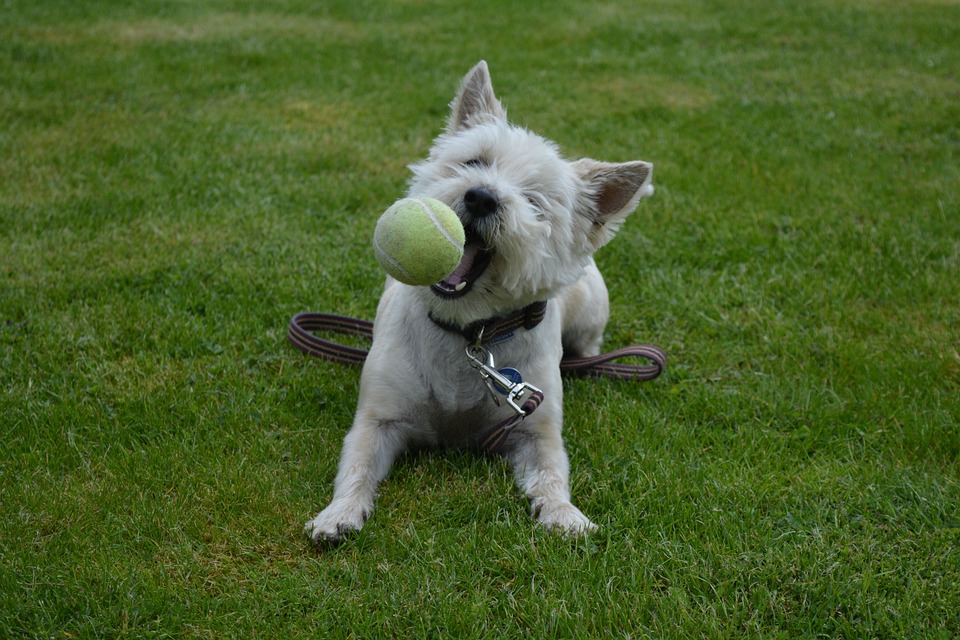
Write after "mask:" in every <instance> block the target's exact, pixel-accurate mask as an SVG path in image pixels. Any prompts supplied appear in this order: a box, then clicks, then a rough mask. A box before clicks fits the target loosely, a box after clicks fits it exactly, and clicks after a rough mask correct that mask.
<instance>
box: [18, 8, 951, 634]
mask: <svg viewBox="0 0 960 640" xmlns="http://www.w3.org/2000/svg"><path fill="white" fill-rule="evenodd" d="M452 4H453V3H440V2H429V1H427V2H388V3H382V2H366V1H362V0H361V1H353V2H336V1H330V2H321V3H315V2H298V1H290V2H283V3H273V4H268V3H255V2H231V1H229V0H204V1H200V2H142V3H135V4H131V3H120V2H111V1H109V0H101V1H98V2H56V1H53V0H49V1H47V0H42V1H37V2H31V3H28V2H19V1H14V2H12V3H7V4H6V5H5V7H4V10H3V11H2V12H0V43H2V44H0V636H2V637H55V638H93V637H104V638H112V637H201V638H208V637H244V638H248V637H298V636H299V637H306V636H309V637H318V638H323V637H357V638H364V637H378V636H380V637H432V638H447V637H450V638H455V637H487V638H501V637H530V638H573V637H577V638H584V637H634V638H638V637H650V638H654V637H657V638H661V637H662V638H705V637H707V638H720V637H728V638H741V637H757V638H759V637H763V638H770V637H779V638H808V637H809V638H813V637H830V638H833V637H848V638H860V637H862V638H905V637H911V638H912V637H927V638H953V637H957V636H960V550H958V547H960V474H958V472H960V462H958V454H960V426H958V425H960V353H958V349H960V199H958V185H960V158H958V155H960V154H958V151H960V132H958V124H960V45H958V44H957V43H958V42H960V5H958V4H957V3H956V2H951V1H949V0H941V1H936V0H926V1H921V0H915V1H907V0H899V1H896V2H894V1H893V0H878V1H868V0H860V1H853V0H851V1H841V0H811V1H810V2H748V1H746V0H740V1H728V2H719V1H710V0H703V1H700V2H680V1H679V0H652V1H650V2H643V3H628V2H619V3H617V2H611V3H595V2H575V1H573V0H561V1H560V2H552V3H541V2H534V3H527V4H522V3H517V2H509V1H504V2H487V3H473V4H470V5H469V6H451V5H452ZM480 58H485V59H487V60H488V62H489V63H490V66H491V70H492V73H493V77H494V83H495V86H496V87H497V89H498V92H499V93H500V95H501V97H502V98H503V100H504V101H505V103H506V105H507V107H508V109H509V110H510V113H511V116H512V117H513V119H514V120H515V121H517V122H519V123H521V124H524V125H526V126H529V127H531V128H532V129H534V130H537V131H540V132H542V133H544V134H546V135H547V136H548V137H551V138H553V139H555V140H556V141H557V142H558V143H559V144H560V145H561V146H562V147H563V148H564V149H565V150H566V152H567V153H568V155H569V156H571V157H575V156H580V155H590V156H594V157H598V158H600V159H605V160H630V159H635V158H640V159H645V160H649V161H652V162H653V163H654V164H655V165H656V172H655V181H656V184H657V193H656V195H655V197H654V198H652V199H650V200H648V201H646V202H645V203H644V204H643V205H642V206H641V208H640V210H639V211H638V212H637V214H635V216H634V217H632V218H631V219H630V220H629V222H628V224H627V225H626V227H625V228H624V230H623V232H622V233H621V236H620V237H619V238H618V239H617V240H616V241H614V242H613V243H612V244H611V245H610V246H609V247H607V248H605V249H603V250H602V251H601V253H600V254H599V256H598V260H599V262H600V264H601V268H602V269H603V270H604V271H605V273H606V274H607V280H608V284H609V286H610V289H611V296H612V307H613V319H612V321H611V324H610V326H609V328H608V337H607V344H608V345H610V346H619V345H624V344H628V343H634V342H652V343H655V344H658V345H660V346H661V347H663V348H664V349H665V350H666V351H667V352H668V354H669V356H670V358H671V361H670V369H669V373H668V375H666V376H664V377H663V378H661V379H659V380H657V381H655V382H650V383H645V384H643V385H634V384H629V383H623V382H612V381H583V380H569V381H567V383H566V399H565V403H566V405H565V406H566V414H567V423H566V436H567V442H568V448H569V452H570V456H571V464H572V482H573V490H574V499H575V501H576V503H577V504H578V505H579V506H580V507H581V508H582V509H583V510H584V511H585V512H586V513H587V514H588V515H590V516H591V517H592V518H594V519H595V520H596V521H598V522H599V523H600V524H601V526H602V530H601V532H600V533H599V534H597V535H595V536H593V537H592V538H590V539H589V540H587V541H580V542H577V543H572V542H569V541H566V540H562V539H559V538H557V537H555V536H552V535H550V534H548V533H545V532H543V531H541V530H539V529H538V528H537V527H536V526H535V525H534V523H533V522H532V521H531V519H530V518H529V517H528V515H527V506H526V504H525V501H524V500H523V498H522V496H520V495H519V494H518V491H517V490H516V489H515V488H514V487H513V483H512V479H511V475H510V472H509V470H508V469H507V468H506V466H505V465H504V464H502V463H501V462H499V461H491V460H485V459H477V458H475V457H473V456H471V455H467V454H443V455H432V456H430V455H427V456H419V457H417V458H415V459H407V460H404V461H402V462H401V463H400V464H399V465H398V466H397V467H396V468H395V469H394V470H393V472H392V473H391V476H390V478H389V479H388V480H387V481H386V482H385V483H384V484H383V486H382V490H381V493H380V498H379V501H378V509H377V511H376V512H375V514H374V516H373V517H372V518H371V520H370V521H369V522H368V524H367V526H366V527H365V528H364V530H363V531H362V532H361V533H360V534H359V535H358V536H357V538H356V539H354V540H352V541H351V542H349V543H348V544H345V545H343V546H341V547H339V548H337V549H334V550H330V551H327V552H322V553H321V552H317V551H315V550H313V549H312V548H311V547H310V545H309V544H308V543H307V541H306V539H305V538H304V537H303V536H302V533H301V528H302V523H303V522H304V521H305V520H307V519H308V518H310V517H312V516H313V515H314V514H315V513H316V512H317V510H318V509H319V508H321V507H322V506H323V505H324V504H325V500H327V499H328V498H329V495H330V491H331V484H332V478H333V474H334V473H335V468H336V463H337V458H338V454H339V445H340V441H341V438H342V437H343V434H344V433H345V431H346V429H347V427H348V425H349V423H350V420H351V417H352V413H353V408H354V404H355V401H356V393H357V382H358V372H357V371H356V370H354V369H349V368H345V367H341V366H338V365H334V364H328V363H324V362H320V361H317V360H313V359H309V358H307V357H305V356H303V355H301V354H300V353H299V352H297V351H295V350H293V349H292V347H290V346H289V345H288V344H287V343H286V341H285V327H286V323H287V321H288V319H289V317H290V316H291V315H292V314H293V313H295V312H298V311H302V310H307V309H313V310H324V311H336V312H340V313H346V314H351V315H358V316H362V317H367V318H372V316H373V312H374V309H375V305H376V299H377V295H378V290H379V287H380V281H381V274H380V272H379V270H378V268H377V266H376V263H375V261H374V258H373V255H372V251H371V249H370V236H371V234H372V230H373V225H374V223H375V221H376V217H377V216H378V214H379V212H380V211H382V210H383V209H384V208H385V207H386V205H388V204H389V203H390V202H391V201H392V200H393V199H395V198H396V197H397V196H398V195H400V194H401V193H402V192H403V188H404V182H405V180H406V178H407V170H406V165H407V164H408V163H409V162H412V161H414V160H416V159H418V158H420V157H422V156H423V155H424V154H425V152H426V150H427V148H428V145H429V142H430V140H431V139H432V138H433V136H434V135H436V133H437V132H438V131H439V130H440V129H441V127H442V125H443V121H444V117H445V114H446V105H447V103H448V102H449V100H450V99H451V98H452V96H453V92H454V90H455V87H456V84H457V82H458V81H459V78H460V76H461V75H462V74H463V73H464V72H465V71H466V70H467V69H468V68H469V67H470V66H471V65H473V64H474V63H475V62H476V61H477V60H478V59H480Z"/></svg>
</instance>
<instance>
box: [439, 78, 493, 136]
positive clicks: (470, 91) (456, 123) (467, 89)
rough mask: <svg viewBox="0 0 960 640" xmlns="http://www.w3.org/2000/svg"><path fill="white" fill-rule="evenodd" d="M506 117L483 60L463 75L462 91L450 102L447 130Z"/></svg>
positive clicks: (454, 130)
mask: <svg viewBox="0 0 960 640" xmlns="http://www.w3.org/2000/svg"><path fill="white" fill-rule="evenodd" d="M506 119H507V112H506V110H505V109H504V108H503V105H502V104H500V101H499V100H497V96H496V95H494V93H493V83H492V82H491V81H490V70H489V69H487V63H486V61H484V60H481V61H480V62H478V63H477V64H476V66H475V67H474V68H473V69H470V71H468V72H467V75H465V76H464V77H463V81H462V82H461V83H460V93H458V94H457V97H456V98H454V99H453V102H451V103H450V120H449V121H448V122H447V132H448V133H456V132H457V131H460V130H461V129H467V128H469V127H472V126H474V125H476V124H479V123H481V122H484V121H487V122H489V121H490V120H506Z"/></svg>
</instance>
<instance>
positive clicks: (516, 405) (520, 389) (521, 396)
mask: <svg viewBox="0 0 960 640" xmlns="http://www.w3.org/2000/svg"><path fill="white" fill-rule="evenodd" d="M466 351H467V358H468V359H469V360H470V366H471V367H473V368H474V369H476V370H477V372H478V373H479V374H480V377H481V378H482V379H483V382H484V384H486V385H487V390H488V391H489V392H490V397H491V398H493V401H494V402H495V403H496V404H497V406H498V407H499V406H500V398H499V397H497V393H496V392H497V391H499V392H500V393H501V394H503V395H505V396H506V398H507V404H509V405H510V407H511V408H512V409H513V410H514V411H515V412H516V414H517V415H518V416H520V417H521V418H524V417H526V415H527V414H528V413H529V411H527V410H525V409H524V408H523V406H522V405H523V404H524V402H526V400H527V398H528V397H529V396H531V395H533V394H535V393H540V394H541V395H542V392H541V391H540V389H538V388H537V387H535V386H533V385H532V384H530V383H529V382H524V381H523V379H522V378H521V377H520V372H519V371H517V370H516V369H503V370H502V371H498V370H497V368H496V365H495V364H494V361H493V354H492V353H491V352H490V350H489V349H487V348H486V347H484V346H482V345H481V344H480V343H479V342H478V343H477V344H475V345H469V346H468V347H467V350H466ZM504 372H510V373H511V374H513V375H512V377H507V375H505V374H504Z"/></svg>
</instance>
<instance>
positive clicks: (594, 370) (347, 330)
mask: <svg viewBox="0 0 960 640" xmlns="http://www.w3.org/2000/svg"><path fill="white" fill-rule="evenodd" d="M315 332H325V333H337V334H341V335H353V336H358V337H360V338H363V339H365V340H372V339H373V323H372V322H369V321H367V320H359V319H357V318H350V317H347V316H339V315H334V314H329V313H313V312H305V313H298V314H297V315H295V316H293V318H291V319H290V326H289V327H288V329H287V338H288V339H289V340H290V342H291V344H293V346H295V347H296V348H297V349H299V350H300V351H303V352H304V353H306V354H308V355H311V356H316V357H318V358H323V359H324V360H330V361H333V362H339V363H340V364H349V365H356V366H360V365H362V364H363V362H364V360H366V358H367V350H365V349H359V348H357V347H348V346H346V345H342V344H338V343H336V342H333V341H331V340H325V339H323V338H320V337H318V336H317V335H315ZM631 356H633V357H639V358H644V359H646V360H647V361H648V362H649V363H650V364H646V365H636V364H626V363H618V362H613V361H614V360H619V359H621V358H627V357H631ZM666 366H667V355H666V354H665V353H664V352H663V351H662V350H661V349H660V348H659V347H655V346H653V345H649V344H639V345H633V346H630V347H623V348H622V349H616V350H614V351H610V352H609V353H602V354H600V355H598V356H588V357H584V358H571V357H564V358H563V360H561V361H560V371H561V372H562V373H566V374H572V375H581V376H596V377H607V378H616V379H618V380H633V381H636V382H641V381H644V380H653V379H654V378H656V377H657V376H659V375H660V374H661V373H663V370H664V369H665V368H666Z"/></svg>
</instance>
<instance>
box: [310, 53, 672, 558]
mask: <svg viewBox="0 0 960 640" xmlns="http://www.w3.org/2000/svg"><path fill="white" fill-rule="evenodd" d="M411 168H412V170H413V174H414V176H413V180H412V183H411V185H410V189H409V193H410V195H418V196H429V197H432V198H436V199H438V200H441V201H443V202H445V203H446V204H447V205H449V206H450V207H451V208H452V209H453V210H454V211H456V212H457V214H458V216H459V217H460V219H461V221H462V222H463V223H464V226H465V227H467V228H468V229H473V230H474V232H475V233H476V234H477V235H478V236H479V237H480V238H482V240H483V241H484V242H485V243H486V246H487V247H489V248H492V257H491V260H490V263H489V266H488V267H487V269H486V270H485V271H484V272H483V273H482V274H481V275H480V276H479V277H478V278H477V279H476V281H474V282H472V283H471V288H470V290H469V291H468V292H467V293H466V294H464V295H462V296H460V297H456V298H450V297H446V296H441V295H438V294H437V293H435V292H434V291H433V290H432V289H431V288H430V287H413V286H408V285H405V284H402V283H399V282H396V281H393V280H391V279H390V278H388V279H387V282H386V286H385V289H384V292H383V296H382V297H381V299H380V304H379V306H378V308H377V315H376V321H375V324H374V338H373V345H372V348H371V350H370V355H369V356H368V358H367V361H366V363H365V364H364V367H363V373H362V375H361V380H360V398H359V402H358V406H357V412H356V417H355V418H354V423H353V427H352V428H351V429H350V431H349V433H348V434H347V436H346V438H345V439H344V443H343V452H342V454H341V458H340V466H339V471H338V473H337V477H336V480H335V482H334V491H333V499H332V501H331V502H330V504H329V506H327V508H326V509H324V510H323V511H322V512H320V514H319V515H317V517H316V518H314V519H313V520H311V521H310V522H308V523H307V524H306V532H307V534H308V535H309V536H310V537H311V538H313V540H315V541H318V542H319V541H338V540H340V538H341V537H342V536H343V535H344V534H346V533H349V532H351V531H355V530H358V529H360V527H361V526H363V524H364V521H365V520H366V519H367V517H368V516H369V515H370V513H371V511H372V509H373V502H374V497H375V494H376V489H377V485H378V483H379V482H380V481H381V480H382V479H383V478H384V477H386V475H387V473H388V471H389V469H390V466H391V464H392V463H393V461H394V460H395V459H396V457H397V456H398V455H399V454H400V453H402V452H403V451H404V450H406V449H408V448H411V447H420V446H428V447H464V446H469V445H470V444H471V443H473V442H475V440H476V438H477V436H478V435H479V434H480V433H483V432H484V431H485V430H486V429H488V428H490V427H491V426H493V425H494V424H496V423H498V422H500V421H501V420H503V419H504V418H505V417H506V416H508V415H510V413H511V409H510V408H509V407H506V406H500V407H498V406H496V404H495V403H494V402H493V401H492V400H491V398H490V397H489V396H488V391H487V388H486V386H485V385H484V384H483V382H482V381H481V379H480V376H479V375H478V373H477V371H475V370H474V369H473V368H471V366H470V365H469V362H468V360H467V357H466V355H465V352H464V351H465V347H466V341H465V339H464V337H463V336H461V335H459V334H457V333H452V332H450V331H448V330H444V329H442V328H440V327H439V326H438V325H437V324H436V323H435V322H433V321H432V320H431V319H430V317H429V316H431V315H432V316H433V317H434V318H436V319H438V320H441V321H443V322H445V323H449V324H452V325H456V326H461V327H466V326H469V325H471V324H472V323H474V322H476V321H479V320H484V319H489V318H492V317H498V316H503V315H506V314H509V313H511V312H513V311H516V310H518V309H522V308H524V307H526V306H527V305H529V304H531V303H533V302H536V301H540V300H547V299H549V303H548V305H547V310H546V315H545V317H544V319H543V321H542V323H541V324H540V325H539V326H537V327H535V328H534V329H532V330H529V331H526V330H523V329H520V330H518V331H517V332H516V334H515V336H514V337H513V338H511V339H510V340H508V341H506V342H503V343H501V344H497V345H494V346H492V347H490V348H491V351H493V353H494V355H495V358H496V363H497V366H510V367H513V368H515V369H518V370H519V371H521V372H522V373H523V376H524V379H525V380H527V381H529V382H531V383H532V384H534V385H536V386H538V387H539V388H540V389H542V390H543V393H544V400H543V402H542V404H541V405H540V406H539V407H538V408H537V410H536V411H535V412H534V413H532V414H531V415H530V416H529V417H527V418H526V419H525V420H524V421H523V422H522V423H521V424H520V425H519V426H518V427H516V428H515V429H514V430H513V431H512V432H511V434H510V436H509V438H508V439H507V441H506V444H505V446H504V449H503V454H504V455H505V456H506V457H507V459H508V460H509V461H510V463H511V465H512V467H513V469H514V472H515V475H516V480H517V484H518V485H519V487H520V488H521V489H522V490H523V491H524V493H525V494H526V495H527V496H528V497H529V499H530V502H531V508H532V511H533V514H534V515H535V516H536V518H537V519H538V520H539V521H540V523H542V524H543V525H545V526H547V527H549V528H556V529H558V530H561V531H563V532H566V533H570V534H579V533H583V532H586V531H591V530H594V529H596V525H595V524H593V523H592V522H591V521H590V520H589V519H588V518H587V517H586V516H585V515H583V513H581V512H580V510H579V509H577V508H576V507H575V506H574V505H573V504H572V503H571V502H570V489H569V484H568V473H569V465H568V462H567V455H566V452H565V451H564V448H563V441H562V438H561V425H562V413H563V409H562V391H563V386H562V383H561V380H560V369H559V363H560V359H561V357H562V355H563V354H564V352H566V353H568V354H575V355H595V354H597V353H599V349H600V342H601V340H602V337H603V330H604V326H605V324H606V322H607V318H608V314H609V311H608V302H607V290H606V287H605V285H604V282H603V278H602V276H601V275H600V272H599V271H598V270H597V267H596V265H595V263H594V261H593V257H592V255H593V252H594V251H595V250H596V249H598V248H599V247H600V246H602V245H603V244H605V243H606V242H607V241H609V240H610V239H611V238H612V237H613V235H614V234H615V233H616V231H617V230H618V229H619V227H620V225H621V224H622V223H623V222H624V220H625V219H626V217H627V216H628V215H629V214H630V213H631V212H632V211H633V210H634V208H635V207H636V206H637V204H638V202H639V200H640V198H642V197H644V196H648V195H650V194H652V193H653V187H652V185H651V184H650V179H651V174H652V169H653V168H652V166H651V165H650V164H648V163H645V162H628V163H624V164H610V163H603V162H597V161H595V160H589V159H585V160H579V161H577V162H567V161H565V160H563V159H562V158H561V157H560V155H559V153H558V151H557V148H556V146H555V145H554V144H553V143H551V142H549V141H547V140H545V139H544V138H541V137H540V136H538V135H536V134H533V133H531V132H529V131H527V130H525V129H522V128H520V127H516V126H513V125H511V124H509V123H508V122H507V120H506V112H505V111H504V109H503V107H502V105H501V104H500V102H499V100H498V99H497V98H496V96H495V95H494V92H493V87H492V85H491V82H490V75H489V72H488V70H487V65H486V63H485V62H480V63H479V64H477V65H476V66H475V67H474V68H473V69H472V70H470V72H469V73H467V75H466V76H465V77H464V79H463V82H462V85H461V89H460V92H459V94H458V95H457V97H456V98H455V99H454V101H453V103H452V104H451V115H450V119H449V121H448V124H447V128H446V131H445V132H444V133H443V134H441V135H440V136H439V137H438V138H437V139H436V141H435V142H434V145H433V148H432V149H431V150H430V155H429V157H428V158H427V159H426V160H425V161H423V162H420V163H418V164H416V165H414V166H413V167H411ZM474 188H482V189H485V190H486V191H487V192H488V193H490V194H493V196H495V198H496V201H497V206H496V211H495V213H493V214H492V215H484V216H479V215H476V214H475V212H474V211H473V210H472V209H471V208H470V207H469V206H467V204H466V203H465V194H466V192H467V191H469V190H471V189H474Z"/></svg>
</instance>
